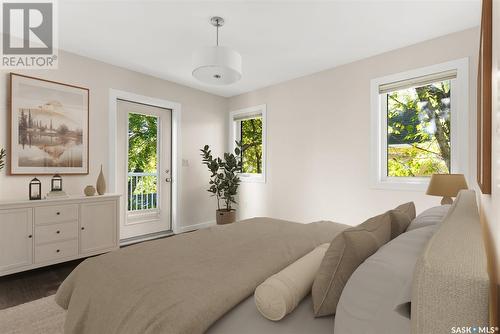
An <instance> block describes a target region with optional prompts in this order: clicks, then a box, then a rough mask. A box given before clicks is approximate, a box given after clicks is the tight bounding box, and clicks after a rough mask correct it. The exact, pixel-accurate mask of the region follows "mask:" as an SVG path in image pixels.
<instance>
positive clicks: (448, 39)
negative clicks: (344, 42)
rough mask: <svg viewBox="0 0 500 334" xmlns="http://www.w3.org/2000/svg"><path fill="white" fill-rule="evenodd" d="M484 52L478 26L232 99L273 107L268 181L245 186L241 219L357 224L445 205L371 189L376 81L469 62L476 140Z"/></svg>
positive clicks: (232, 106) (232, 104)
mask: <svg viewBox="0 0 500 334" xmlns="http://www.w3.org/2000/svg"><path fill="white" fill-rule="evenodd" d="M477 50H478V29H477V28H476V29H470V30H466V31H463V32H459V33H455V34H451V35H448V36H444V37H441V38H438V39H434V40H431V41H426V42H423V43H420V44H416V45H413V46H410V47H406V48H403V49H399V50H395V51H391V52H388V53H385V54H381V55H378V56H375V57H371V58H368V59H364V60H361V61H357V62H354V63H350V64H347V65H344V66H340V67H337V68H333V69H330V70H327V71H323V72H320V73H316V74H313V75H309V76H305V77H302V78H298V79H295V80H291V81H288V82H285V83H281V84H278V85H274V86H270V87H267V88H264V89H260V90H257V91H254V92H250V93H247V94H243V95H240V96H236V97H233V98H230V100H229V110H236V109H241V108H245V107H249V106H254V105H258V104H267V111H268V115H267V122H268V123H267V130H268V137H267V139H268V147H267V149H268V161H267V164H268V165H267V167H268V169H267V170H268V174H267V183H265V184H259V183H253V184H250V183H247V184H243V185H242V187H241V191H240V214H241V217H242V218H246V217H251V216H271V217H276V218H283V219H289V220H294V221H299V222H309V221H314V220H318V219H330V220H334V221H338V222H342V223H346V224H350V225H355V224H359V223H360V222H361V221H362V220H363V219H365V218H367V217H369V216H371V215H374V214H377V213H380V212H382V211H384V210H387V209H390V208H393V207H395V206H396V205H397V204H400V203H402V202H405V201H415V203H416V206H417V210H418V211H421V210H423V209H426V208H428V207H430V206H434V205H438V204H439V201H440V199H439V198H437V197H431V196H426V195H425V194H423V193H422V192H411V191H388V190H375V189H371V188H370V180H369V177H370V172H369V166H370V160H369V159H370V142H371V138H370V80H371V79H374V78H377V77H381V76H385V75H389V74H393V73H398V72H403V71H407V70H410V69H415V68H419V67H424V66H428V65H432V64H437V63H442V62H445V61H450V60H455V59H460V58H464V57H469V59H470V62H469V69H470V73H469V75H470V78H471V80H470V88H469V90H470V114H471V122H470V132H471V134H473V133H475V126H474V122H475V94H476V83H475V78H476V76H477V70H476V69H477ZM473 137H474V136H471V139H470V141H471V143H470V144H471V145H470V148H471V150H470V153H471V157H474V156H475V145H474V138H473ZM473 161H475V160H473V159H472V158H471V161H470V165H471V166H470V167H469V171H470V175H475V164H474V162H473Z"/></svg>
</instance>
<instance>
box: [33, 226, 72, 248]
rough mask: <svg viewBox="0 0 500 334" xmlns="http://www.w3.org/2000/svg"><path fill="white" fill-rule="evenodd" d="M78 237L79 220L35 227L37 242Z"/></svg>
mask: <svg viewBox="0 0 500 334" xmlns="http://www.w3.org/2000/svg"><path fill="white" fill-rule="evenodd" d="M77 237H78V222H77V221H73V222H66V223H59V224H51V225H41V226H36V227H35V242H36V243H37V244H43V243H47V242H54V241H62V240H68V239H76V238H77Z"/></svg>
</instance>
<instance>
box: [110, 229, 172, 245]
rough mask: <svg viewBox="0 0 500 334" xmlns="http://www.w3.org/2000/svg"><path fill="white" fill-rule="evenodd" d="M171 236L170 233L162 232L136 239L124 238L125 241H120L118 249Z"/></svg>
mask: <svg viewBox="0 0 500 334" xmlns="http://www.w3.org/2000/svg"><path fill="white" fill-rule="evenodd" d="M172 234H173V232H172V231H163V232H157V233H151V234H146V235H141V236H138V237H132V238H126V239H122V240H120V247H122V246H128V245H132V244H136V243H139V242H143V241H149V240H153V239H158V238H163V237H166V236H170V235H172Z"/></svg>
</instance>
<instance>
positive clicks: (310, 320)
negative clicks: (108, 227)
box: [56, 191, 489, 334]
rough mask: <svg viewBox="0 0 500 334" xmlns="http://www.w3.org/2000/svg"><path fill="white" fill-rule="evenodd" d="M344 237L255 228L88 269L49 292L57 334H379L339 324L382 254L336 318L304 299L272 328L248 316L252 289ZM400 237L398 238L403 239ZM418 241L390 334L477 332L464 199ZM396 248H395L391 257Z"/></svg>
mask: <svg viewBox="0 0 500 334" xmlns="http://www.w3.org/2000/svg"><path fill="white" fill-rule="evenodd" d="M346 228H348V226H346V225H342V224H338V223H332V222H318V223H311V224H297V223H292V222H286V221H281V220H276V219H270V218H255V219H250V220H246V221H242V222H238V223H235V224H232V225H227V226H216V227H213V228H209V229H205V230H200V231H197V232H193V233H188V234H184V235H179V236H176V237H173V238H169V239H163V240H157V241H153V242H148V243H143V244H139V245H135V246H131V247H126V248H124V249H121V250H119V251H116V252H113V253H109V254H106V255H102V256H99V257H96V258H92V259H88V260H86V261H84V262H83V263H82V264H81V265H80V266H79V267H77V268H76V269H75V271H74V272H73V273H72V274H71V275H70V276H69V277H68V278H67V280H66V281H65V282H64V283H63V284H62V285H61V287H60V289H59V290H58V292H57V296H56V301H57V303H58V304H59V305H60V306H62V307H63V308H65V309H67V310H68V312H67V318H66V322H65V333H109V334H111V333H189V334H192V333H193V334H194V333H204V332H206V333H209V334H226V333H236V332H237V333H242V334H245V333H249V334H250V333H264V334H265V333H276V334H279V333H291V334H294V333H304V332H311V333H318V334H321V333H332V332H333V331H334V328H335V333H336V334H345V333H351V332H352V333H356V334H363V333H366V334H368V333H375V334H376V333H382V332H381V331H377V330H374V329H373V328H374V327H370V325H371V324H370V321H371V320H370V319H372V318H373V314H368V313H369V312H368V310H364V312H365V315H367V316H365V317H364V318H363V319H356V318H354V319H355V320H352V319H350V318H349V316H348V314H349V311H350V307H351V306H352V304H353V300H354V304H355V302H359V303H360V304H361V305H368V304H369V303H366V302H364V301H361V302H360V300H359V299H360V298H363V297H362V296H361V297H360V296H359V295H356V293H353V292H352V291H357V290H360V288H359V284H361V285H363V284H364V283H363V277H364V276H363V275H364V274H363V270H368V269H367V266H369V265H370V263H371V265H374V264H376V263H380V262H381V261H380V256H382V255H381V254H382V253H383V252H384V251H383V249H385V252H386V253H389V254H391V252H392V251H390V247H392V246H390V245H389V244H387V245H386V246H384V247H383V248H381V250H380V251H378V252H377V253H375V254H374V255H373V256H372V257H370V259H368V260H367V261H365V263H363V264H362V265H361V266H360V267H359V268H358V269H357V270H356V271H355V272H354V274H353V275H352V277H351V278H350V279H349V281H348V284H347V285H346V287H345V288H344V291H343V292H342V297H341V300H340V302H339V308H338V311H337V314H336V316H335V317H336V318H334V317H333V316H327V317H321V318H315V317H314V314H313V312H312V305H311V304H312V302H311V297H310V296H308V297H306V298H305V299H304V300H302V301H301V302H300V303H299V305H298V306H297V307H296V308H295V310H294V311H293V312H292V313H290V314H289V315H287V316H286V317H285V318H284V319H283V320H281V321H279V322H272V321H269V320H267V319H265V318H264V317H262V316H261V315H260V314H259V312H258V310H257V308H256V307H255V302H254V300H253V293H254V291H255V289H256V287H257V286H258V285H259V284H261V283H262V282H263V281H264V280H266V279H267V278H268V277H269V276H271V275H273V274H275V273H277V272H280V271H281V270H282V269H284V268H286V267H287V266H289V265H291V264H293V263H294V262H295V261H296V260H298V259H300V258H301V257H303V256H304V255H305V254H308V253H309V252H311V251H312V250H313V249H314V248H315V247H317V246H318V245H321V244H323V243H328V242H330V241H332V239H333V238H334V237H335V236H336V235H338V234H339V233H342V231H344V230H345V229H346ZM429 230H430V227H429ZM422 231H423V230H422ZM406 233H410V232H406ZM406 233H403V236H404V237H405V238H409V234H406ZM417 233H420V234H423V233H424V232H414V234H415V235H416V234H417ZM405 234H406V235H405ZM428 238H429V239H430V241H429V242H427V241H426V242H425V243H422V246H421V247H423V251H421V252H418V253H415V252H414V251H413V252H412V254H413V255H412V256H413V257H414V261H415V263H416V265H411V274H410V278H413V280H410V283H411V284H403V283H405V282H403V281H404V280H403V279H399V278H394V279H399V281H401V282H400V283H398V282H399V281H397V280H395V281H394V282H396V283H394V284H396V285H394V284H392V283H391V284H392V286H398V289H401V290H404V289H406V291H407V293H406V294H404V293H403V294H402V295H401V296H400V295H399V293H398V294H397V295H394V298H396V297H397V298H399V299H401V300H402V303H401V304H402V305H405V304H407V308H408V309H409V308H411V310H412V313H411V317H410V315H409V313H408V317H407V318H405V317H404V316H402V317H400V318H401V319H400V320H398V321H399V322H400V323H401V326H402V327H399V328H404V330H402V331H399V330H398V333H401V334H403V333H410V328H411V333H418V334H420V333H441V332H443V330H444V329H446V331H444V332H449V331H450V330H451V327H453V326H471V325H483V326H487V325H488V288H489V280H488V276H487V271H486V256H485V253H484V247H483V243H482V239H481V229H480V225H479V216H478V210H477V205H476V200H475V194H474V192H473V191H464V192H462V193H461V194H460V196H459V197H458V198H457V200H456V201H455V203H454V205H453V206H452V207H451V209H449V212H448V213H447V215H446V217H445V218H444V220H443V221H442V222H441V223H440V224H439V225H437V226H436V227H435V231H433V232H432V234H429V236H428ZM397 239H398V238H396V239H394V240H396V241H397ZM394 240H393V241H394ZM466 241H473V242H472V243H470V242H466ZM391 242H392V241H391ZM392 243H393V244H397V243H398V242H392ZM405 244H406V242H405V241H404V240H403V241H401V240H400V241H399V245H400V246H399V247H401V245H405ZM442 245H446V246H445V247H444V248H443V246H442ZM393 247H395V246H393ZM458 248H460V251H457V249H458ZM456 254H459V255H460V256H459V257H457V256H456ZM377 256H378V257H379V258H377ZM382 262H383V261H382ZM399 262H404V261H399ZM443 263H446V266H444V265H443ZM406 266H407V267H408V265H407V264H406ZM413 271H414V273H413ZM395 272H396V271H395ZM405 279H406V278H405ZM364 285H366V284H364ZM386 286H387V284H386ZM450 287H451V289H458V290H456V291H460V293H456V291H455V290H453V291H455V292H452V293H451V295H452V296H453V303H454V305H452V306H450V305H448V306H447V307H444V304H443V303H450V302H451V301H450V300H447V298H448V295H450ZM386 288H387V287H386ZM389 288H390V286H389ZM464 288H467V289H468V290H467V292H463V290H462V289H464ZM394 289H395V288H393V290H394ZM445 295H446V296H445ZM386 296H388V292H387V295H386ZM382 297H383V296H382ZM391 298H392V297H391ZM405 298H407V300H406V299H405ZM387 305H389V306H390V307H391V309H390V310H388V311H387V313H386V315H388V316H389V317H395V316H397V317H399V316H400V313H398V312H400V311H399V310H398V308H397V306H398V305H394V314H393V312H392V311H393V309H392V301H391V302H390V303H387ZM379 308H380V307H379ZM377 312H378V310H377ZM398 314H399V315H398ZM355 316H357V315H356V314H355ZM389 319H394V318H389ZM391 321H392V320H389V322H391ZM356 326H358V328H359V330H356V328H357V327H356ZM363 326H365V327H363ZM363 328H371V329H370V330H366V331H365V330H364V329H363ZM351 330H352V331H351Z"/></svg>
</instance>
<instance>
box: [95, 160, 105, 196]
mask: <svg viewBox="0 0 500 334" xmlns="http://www.w3.org/2000/svg"><path fill="white" fill-rule="evenodd" d="M96 189H97V193H98V194H99V195H104V194H105V193H106V180H105V179H104V174H103V173H102V165H101V172H100V173H99V176H98V177H97V183H96Z"/></svg>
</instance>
